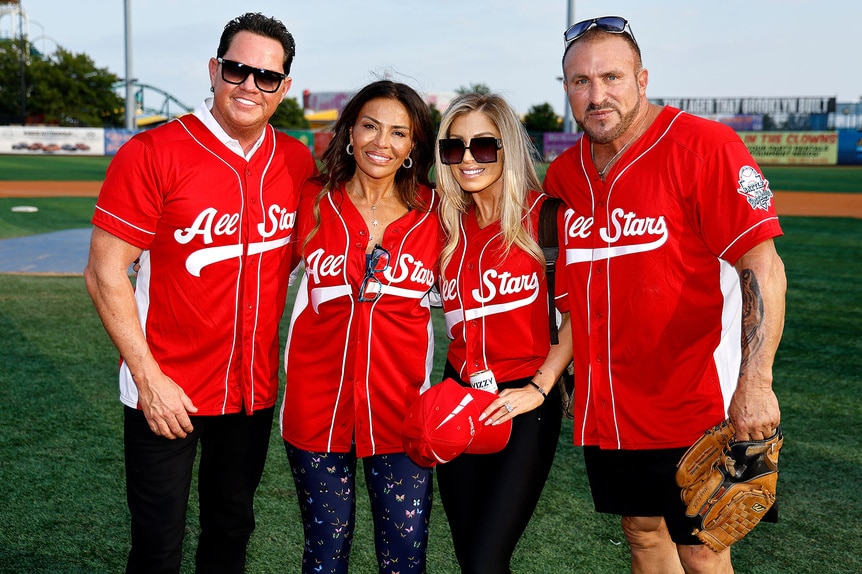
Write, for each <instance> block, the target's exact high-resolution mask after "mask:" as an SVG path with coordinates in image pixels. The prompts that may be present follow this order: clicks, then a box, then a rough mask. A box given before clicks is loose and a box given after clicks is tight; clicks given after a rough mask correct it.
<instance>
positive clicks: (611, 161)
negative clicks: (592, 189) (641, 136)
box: [590, 114, 646, 181]
mask: <svg viewBox="0 0 862 574" xmlns="http://www.w3.org/2000/svg"><path fill="white" fill-rule="evenodd" d="M645 119H646V114H644V117H642V118H641V119H640V121H639V122H638V125H637V126H635V132H634V133H633V134H632V137H630V138H629V141H627V142H626V143H625V145H624V146H623V147H621V148H620V151H618V152H617V153H615V154H614V155H613V156H612V157H611V159H609V160H608V163H606V164H605V167H603V168H602V169H601V171H599V177H600V178H602V180H603V181H604V179H605V174H606V173H607V172H608V170H609V169H610V168H611V166H612V165H613V164H614V161H616V159H617V158H618V157H620V155H621V154H622V153H623V152H624V151H626V149H628V147H629V145H631V143H632V142H633V141H635V139H636V138H637V137H638V131H640V128H641V124H642V123H643V122H644V120H645ZM590 157H592V158H593V165H596V155H595V153H594V152H593V142H592V141H590ZM596 169H598V167H596Z"/></svg>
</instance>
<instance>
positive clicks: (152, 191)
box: [92, 137, 164, 249]
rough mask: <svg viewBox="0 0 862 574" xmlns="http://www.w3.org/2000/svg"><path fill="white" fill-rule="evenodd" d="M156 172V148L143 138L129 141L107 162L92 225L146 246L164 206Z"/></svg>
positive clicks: (137, 245) (130, 241) (135, 243)
mask: <svg viewBox="0 0 862 574" xmlns="http://www.w3.org/2000/svg"><path fill="white" fill-rule="evenodd" d="M157 172H158V169H157V167H156V164H155V160H154V157H153V150H152V148H151V147H150V146H149V145H147V143H146V142H145V141H144V138H141V137H135V138H132V139H131V140H129V141H128V142H126V143H125V144H124V145H123V146H122V147H121V148H120V149H119V151H118V152H117V154H116V155H115V156H114V159H113V160H111V163H110V164H109V165H108V170H107V173H106V174H105V181H104V183H103V184H102V188H101V190H100V192H99V198H98V199H97V200H96V211H95V213H94V214H93V219H92V223H93V225H95V226H97V227H99V228H101V229H104V230H105V231H107V232H108V233H110V234H112V235H114V236H116V237H119V238H120V239H122V240H124V241H126V242H128V243H130V244H132V245H134V246H136V247H139V248H141V249H147V248H148V247H149V245H150V244H151V243H152V241H153V238H154V237H155V232H156V226H157V224H158V220H159V216H160V214H161V212H162V208H163V200H164V198H163V196H162V192H161V189H160V185H159V182H158V175H157Z"/></svg>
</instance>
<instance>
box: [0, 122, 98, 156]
mask: <svg viewBox="0 0 862 574" xmlns="http://www.w3.org/2000/svg"><path fill="white" fill-rule="evenodd" d="M0 153H3V154H26V155H45V154H49V155H105V130H104V129H102V128H61V127H52V126H3V127H0Z"/></svg>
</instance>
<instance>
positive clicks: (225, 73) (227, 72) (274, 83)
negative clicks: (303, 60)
mask: <svg viewBox="0 0 862 574" xmlns="http://www.w3.org/2000/svg"><path fill="white" fill-rule="evenodd" d="M216 61H218V63H219V64H221V79H222V80H224V81H225V82H227V83H228V84H234V85H239V84H241V83H243V82H244V81H245V79H246V78H248V75H249V74H252V75H253V76H254V85H255V86H257V89H258V90H260V91H261V92H266V93H268V94H271V93H273V92H275V91H276V90H278V88H279V86H281V82H282V81H283V80H284V79H285V78H286V77H287V74H281V73H279V72H273V71H272V70H265V69H263V68H254V67H252V66H249V65H247V64H242V63H240V62H234V61H233V60H225V59H224V58H216Z"/></svg>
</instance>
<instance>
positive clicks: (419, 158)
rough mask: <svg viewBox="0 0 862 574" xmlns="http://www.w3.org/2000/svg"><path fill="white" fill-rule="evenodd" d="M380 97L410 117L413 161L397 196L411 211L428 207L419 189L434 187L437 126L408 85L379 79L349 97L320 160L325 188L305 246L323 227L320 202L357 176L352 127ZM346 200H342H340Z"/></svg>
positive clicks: (399, 180)
mask: <svg viewBox="0 0 862 574" xmlns="http://www.w3.org/2000/svg"><path fill="white" fill-rule="evenodd" d="M378 98H384V99H390V100H395V101H397V102H400V103H401V105H403V106H404V107H405V108H406V109H407V114H408V115H409V116H410V125H411V130H410V135H411V137H412V138H413V149H412V150H411V152H410V158H411V159H412V160H413V165H412V166H411V167H410V168H406V167H400V168H399V169H398V171H397V172H396V173H395V193H396V194H397V195H398V197H399V198H400V199H401V201H402V202H403V203H404V205H406V206H407V207H408V208H410V209H423V210H425V209H428V208H429V206H427V205H425V203H424V201H423V199H422V198H421V197H420V195H419V186H420V185H424V186H426V187H432V185H433V184H432V183H431V181H430V180H429V179H428V174H429V172H430V170H431V165H432V164H433V163H434V140H433V139H432V138H433V137H434V127H433V124H432V123H431V112H430V110H429V109H428V105H427V104H426V103H425V101H424V100H423V99H422V97H421V96H420V95H419V94H418V93H417V92H416V90H414V89H413V88H411V87H410V86H408V85H407V84H402V83H399V82H393V81H391V80H379V81H376V82H373V83H371V84H368V85H367V86H365V87H364V88H362V89H361V90H359V92H357V93H356V94H355V95H354V96H353V97H352V98H350V101H348V102H347V105H345V106H344V110H343V111H342V112H341V116H340V117H339V118H338V121H336V122H335V126H334V127H333V128H332V132H333V136H332V140H331V141H330V142H329V146H328V147H327V148H326V151H324V152H323V155H322V156H321V158H320V161H321V163H322V166H321V170H320V175H318V176H317V177H315V178H314V181H316V182H317V183H319V184H321V185H322V186H323V188H322V189H321V191H320V193H319V194H318V196H317V198H316V199H315V201H314V223H315V225H314V229H313V230H312V231H311V233H310V234H309V235H308V237H307V238H306V240H305V243H306V244H307V243H308V241H309V240H310V239H311V238H312V237H313V236H314V234H315V233H317V230H318V228H319V227H320V202H321V201H322V200H323V199H324V198H325V197H326V196H327V195H329V194H330V193H333V192H336V191H338V190H340V189H341V188H342V187H343V186H344V184H346V183H347V182H348V181H350V179H351V178H352V177H353V175H354V174H355V173H356V160H355V159H354V158H353V156H352V155H348V153H347V151H346V149H347V144H349V143H350V128H352V127H353V126H354V125H355V124H356V122H357V120H358V118H359V112H360V111H362V106H364V105H365V104H367V103H368V102H370V101H371V100H375V99H378ZM343 199H344V198H339V201H343Z"/></svg>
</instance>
